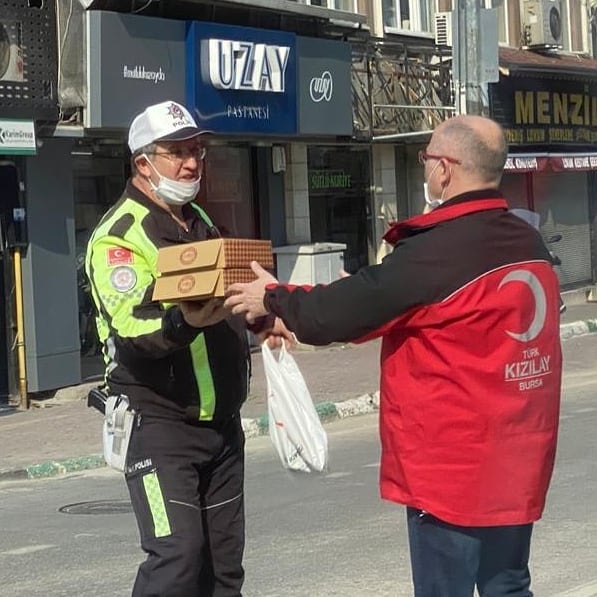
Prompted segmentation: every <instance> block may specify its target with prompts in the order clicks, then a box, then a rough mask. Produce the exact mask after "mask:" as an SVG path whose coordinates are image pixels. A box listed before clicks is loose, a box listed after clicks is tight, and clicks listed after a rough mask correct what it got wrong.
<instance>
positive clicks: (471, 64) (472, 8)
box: [452, 0, 486, 115]
mask: <svg viewBox="0 0 597 597" xmlns="http://www.w3.org/2000/svg"><path fill="white" fill-rule="evenodd" d="M480 2H481V0H456V2H455V3H456V11H455V13H456V14H455V15H454V19H455V21H456V22H455V25H456V30H457V36H456V39H455V40H454V41H455V43H454V45H453V60H452V64H453V65H454V66H455V67H456V68H455V73H456V78H457V81H456V83H457V91H458V101H457V110H458V113H459V114H480V115H486V111H485V108H484V105H483V99H482V95H481V93H482V92H481V85H482V81H481V62H482V59H481V42H480V39H479V38H480V35H481V6H480Z"/></svg>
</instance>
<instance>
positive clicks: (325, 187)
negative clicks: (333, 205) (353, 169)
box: [309, 170, 352, 191]
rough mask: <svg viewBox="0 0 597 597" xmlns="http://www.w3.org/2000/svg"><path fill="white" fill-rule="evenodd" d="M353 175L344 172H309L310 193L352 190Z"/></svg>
mask: <svg viewBox="0 0 597 597" xmlns="http://www.w3.org/2000/svg"><path fill="white" fill-rule="evenodd" d="M351 187H352V174H347V173H346V172H344V170H309V191H334V190H337V189H350V188H351Z"/></svg>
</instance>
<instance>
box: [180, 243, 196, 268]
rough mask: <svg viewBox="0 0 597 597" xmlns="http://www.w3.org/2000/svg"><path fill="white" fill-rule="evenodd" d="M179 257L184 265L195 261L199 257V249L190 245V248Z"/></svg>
mask: <svg viewBox="0 0 597 597" xmlns="http://www.w3.org/2000/svg"><path fill="white" fill-rule="evenodd" d="M179 259H180V262H181V263H182V264H183V265H189V263H193V261H195V259H197V249H195V247H189V248H188V249H185V250H184V251H183V252H182V253H181V254H180V258H179Z"/></svg>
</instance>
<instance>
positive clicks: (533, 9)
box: [522, 0, 562, 47]
mask: <svg viewBox="0 0 597 597" xmlns="http://www.w3.org/2000/svg"><path fill="white" fill-rule="evenodd" d="M522 32H523V33H522V35H523V44H524V45H525V46H529V47H537V46H540V47H560V46H561V45H562V5H561V1H560V0H524V2H523V12H522Z"/></svg>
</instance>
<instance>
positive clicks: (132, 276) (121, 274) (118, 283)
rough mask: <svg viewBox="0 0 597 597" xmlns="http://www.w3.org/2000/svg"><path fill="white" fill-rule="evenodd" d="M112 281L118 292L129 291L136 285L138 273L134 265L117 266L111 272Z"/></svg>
mask: <svg viewBox="0 0 597 597" xmlns="http://www.w3.org/2000/svg"><path fill="white" fill-rule="evenodd" d="M110 282H111V284H112V287H113V288H114V290H116V291H118V292H128V291H129V290H132V289H133V288H134V287H135V284H136V283H137V274H136V273H135V270H134V269H133V268H132V267H126V266H124V265H122V266H120V267H115V268H114V269H113V270H112V272H111V273H110Z"/></svg>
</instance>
